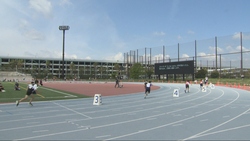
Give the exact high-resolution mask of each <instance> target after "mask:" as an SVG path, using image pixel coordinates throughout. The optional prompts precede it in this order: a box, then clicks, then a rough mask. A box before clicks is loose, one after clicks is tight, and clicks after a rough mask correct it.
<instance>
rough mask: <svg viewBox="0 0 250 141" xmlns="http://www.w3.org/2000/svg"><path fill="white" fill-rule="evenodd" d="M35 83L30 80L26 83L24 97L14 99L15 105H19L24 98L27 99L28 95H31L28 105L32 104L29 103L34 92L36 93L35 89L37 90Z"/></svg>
mask: <svg viewBox="0 0 250 141" xmlns="http://www.w3.org/2000/svg"><path fill="white" fill-rule="evenodd" d="M37 88H38V87H37V84H35V82H33V81H32V82H31V84H29V85H28V88H27V92H26V95H25V97H24V98H22V99H20V100H17V101H16V106H18V105H19V103H20V102H21V101H23V100H25V99H27V98H28V97H29V96H30V97H31V99H30V101H29V105H30V106H33V104H32V103H31V102H32V100H33V99H34V94H36V90H37Z"/></svg>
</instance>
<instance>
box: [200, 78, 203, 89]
mask: <svg viewBox="0 0 250 141" xmlns="http://www.w3.org/2000/svg"><path fill="white" fill-rule="evenodd" d="M202 87H203V80H202V79H201V81H200V88H201V90H202Z"/></svg>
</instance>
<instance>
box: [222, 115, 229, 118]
mask: <svg viewBox="0 0 250 141" xmlns="http://www.w3.org/2000/svg"><path fill="white" fill-rule="evenodd" d="M229 117H230V116H229V115H228V116H223V117H222V118H229Z"/></svg>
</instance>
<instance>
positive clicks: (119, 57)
mask: <svg viewBox="0 0 250 141" xmlns="http://www.w3.org/2000/svg"><path fill="white" fill-rule="evenodd" d="M105 60H124V57H123V53H121V52H119V53H117V54H115V55H114V56H109V57H106V58H105Z"/></svg>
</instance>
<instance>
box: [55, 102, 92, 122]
mask: <svg viewBox="0 0 250 141" xmlns="http://www.w3.org/2000/svg"><path fill="white" fill-rule="evenodd" d="M53 103H54V104H56V105H58V106H60V107H62V108H65V109H67V110H70V111H72V112H74V113H77V114H79V115H82V116H85V117H87V118H90V119H92V117H90V116H87V115H85V114H83V113H80V112H77V111H75V110H73V109H70V108H68V107H65V106H63V105H61V104H58V103H56V102H53Z"/></svg>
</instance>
